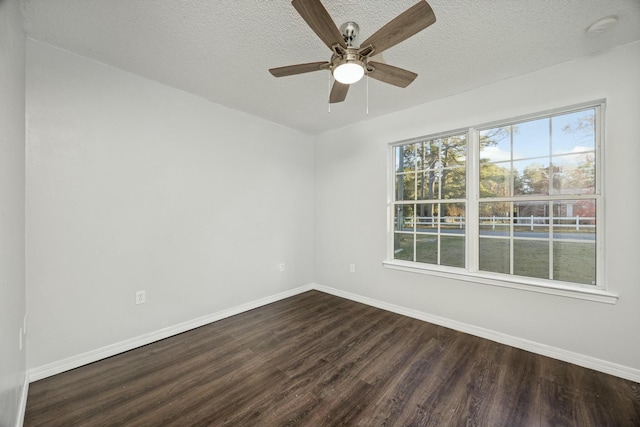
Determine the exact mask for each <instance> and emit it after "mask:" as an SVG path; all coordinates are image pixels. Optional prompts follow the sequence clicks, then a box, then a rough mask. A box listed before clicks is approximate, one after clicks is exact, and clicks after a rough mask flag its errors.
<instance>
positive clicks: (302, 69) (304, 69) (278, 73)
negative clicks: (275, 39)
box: [269, 61, 331, 77]
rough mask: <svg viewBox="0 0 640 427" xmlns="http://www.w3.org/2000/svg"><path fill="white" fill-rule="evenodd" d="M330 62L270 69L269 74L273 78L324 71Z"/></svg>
mask: <svg viewBox="0 0 640 427" xmlns="http://www.w3.org/2000/svg"><path fill="white" fill-rule="evenodd" d="M329 65H331V63H330V62H327V61H324V62H309V63H307V64H297V65H287V66H286V67H278V68H271V69H270V70H269V72H270V73H271V74H273V75H274V76H275V77H285V76H293V75H295V74H302V73H310V72H312V71H319V70H326V69H328V68H329Z"/></svg>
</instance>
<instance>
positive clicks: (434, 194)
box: [418, 169, 440, 200]
mask: <svg viewBox="0 0 640 427" xmlns="http://www.w3.org/2000/svg"><path fill="white" fill-rule="evenodd" d="M439 198H440V173H439V172H437V171H435V170H433V169H432V170H428V171H424V172H420V174H419V178H418V200H437V199H439Z"/></svg>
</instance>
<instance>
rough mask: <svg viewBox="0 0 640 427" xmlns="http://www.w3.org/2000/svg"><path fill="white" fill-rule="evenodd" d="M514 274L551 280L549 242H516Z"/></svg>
mask: <svg viewBox="0 0 640 427" xmlns="http://www.w3.org/2000/svg"><path fill="white" fill-rule="evenodd" d="M513 274H517V275H518V276H527V277H538V278H540V279H548V278H549V241H547V240H541V241H537V240H518V239H516V240H514V241H513Z"/></svg>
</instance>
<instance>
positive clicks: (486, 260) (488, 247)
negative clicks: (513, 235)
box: [478, 238, 510, 274]
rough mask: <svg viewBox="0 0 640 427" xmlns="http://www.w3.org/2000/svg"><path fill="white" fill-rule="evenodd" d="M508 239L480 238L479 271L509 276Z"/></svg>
mask: <svg viewBox="0 0 640 427" xmlns="http://www.w3.org/2000/svg"><path fill="white" fill-rule="evenodd" d="M509 247H510V244H509V240H508V239H489V238H480V253H479V254H478V255H479V257H480V270H482V271H492V272H494V273H505V274H509V272H510V269H509V256H510V249H509Z"/></svg>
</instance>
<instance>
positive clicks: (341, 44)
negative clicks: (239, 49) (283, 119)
mask: <svg viewBox="0 0 640 427" xmlns="http://www.w3.org/2000/svg"><path fill="white" fill-rule="evenodd" d="M291 4H292V5H293V7H295V8H296V10H297V11H298V13H299V14H300V16H302V19H304V20H305V22H306V23H307V24H308V25H309V26H310V27H311V29H312V30H313V31H314V32H315V33H316V34H317V35H318V37H320V39H321V40H322V41H323V42H324V44H326V45H327V47H329V49H331V51H332V52H333V54H332V55H331V59H330V60H329V61H324V62H310V63H306V64H297V65H288V66H285V67H278V68H271V69H270V70H269V72H270V73H271V74H273V75H274V76H275V77H284V76H292V75H295V74H302V73H310V72H312V71H320V70H330V71H331V73H332V74H333V77H334V78H335V82H334V84H333V87H332V89H331V94H330V95H329V102H330V103H336V102H342V101H344V100H345V98H346V97H347V92H348V91H349V85H350V84H352V83H355V82H357V81H358V80H360V79H361V78H362V77H363V76H364V74H365V73H366V74H367V75H368V76H369V77H373V78H374V79H376V80H380V81H381V82H384V83H389V84H392V85H394V86H398V87H403V88H404V87H407V86H408V85H409V84H410V83H411V82H412V81H413V80H415V78H416V77H418V75H417V74H416V73H413V72H411V71H408V70H404V69H402V68H398V67H394V66H392V65H388V64H384V63H382V62H376V61H371V60H370V57H371V56H373V55H378V54H380V53H382V52H383V51H385V50H387V49H389V48H390V47H393V46H395V45H397V44H398V43H400V42H402V41H404V40H406V39H408V38H409V37H411V36H413V35H414V34H416V33H418V32H420V31H422V30H424V29H425V28H427V27H428V26H429V25H431V24H433V23H434V22H436V16H435V14H434V13H433V10H432V9H431V6H429V4H428V3H427V2H426V1H425V0H420V1H419V2H418V3H416V4H415V5H413V6H412V7H410V8H409V9H407V10H405V11H404V12H403V13H401V14H400V15H398V16H397V17H395V18H394V19H393V20H391V21H390V22H388V23H387V24H386V25H384V26H383V27H382V28H380V29H379V30H378V31H377V32H375V33H374V34H373V35H371V36H370V37H369V38H368V39H366V40H365V41H364V42H362V43H361V44H360V47H357V46H354V45H353V42H354V39H355V38H356V36H357V35H358V31H359V28H358V25H357V24H356V23H355V22H347V23H345V24H343V25H342V26H341V27H340V29H338V28H337V27H336V24H335V23H334V22H333V20H332V19H331V16H330V15H329V13H328V12H327V9H325V8H324V6H323V5H322V3H321V2H320V0H292V1H291Z"/></svg>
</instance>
